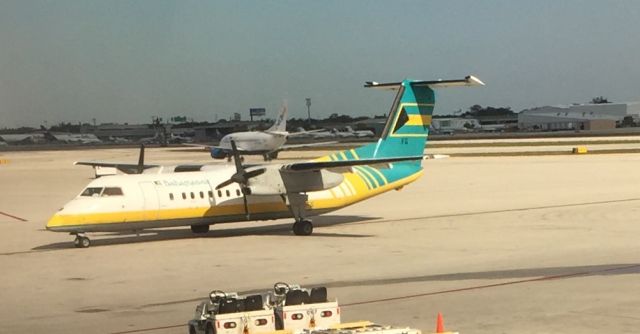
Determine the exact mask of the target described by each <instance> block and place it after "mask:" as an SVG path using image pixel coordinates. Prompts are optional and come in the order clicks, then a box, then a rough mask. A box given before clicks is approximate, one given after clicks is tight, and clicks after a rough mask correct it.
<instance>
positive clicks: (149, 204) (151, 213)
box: [139, 181, 159, 220]
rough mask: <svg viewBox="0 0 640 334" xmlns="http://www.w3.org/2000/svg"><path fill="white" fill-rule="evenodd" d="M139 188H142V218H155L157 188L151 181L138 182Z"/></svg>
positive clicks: (156, 216) (156, 215) (156, 214)
mask: <svg viewBox="0 0 640 334" xmlns="http://www.w3.org/2000/svg"><path fill="white" fill-rule="evenodd" d="M139 185H140V189H142V198H143V199H144V203H143V219H144V220H157V219H158V205H159V203H158V190H157V189H156V185H155V184H154V183H153V182H151V181H146V182H140V183H139Z"/></svg>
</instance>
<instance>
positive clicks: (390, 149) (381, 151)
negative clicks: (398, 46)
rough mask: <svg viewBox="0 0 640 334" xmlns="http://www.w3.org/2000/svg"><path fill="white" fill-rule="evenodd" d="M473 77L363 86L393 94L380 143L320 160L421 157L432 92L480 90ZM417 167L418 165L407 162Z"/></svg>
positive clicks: (431, 111) (427, 132)
mask: <svg viewBox="0 0 640 334" xmlns="http://www.w3.org/2000/svg"><path fill="white" fill-rule="evenodd" d="M480 85H484V83H482V81H480V80H478V79H477V78H475V77H473V76H467V77H466V78H465V79H462V80H438V81H416V80H404V81H402V82H394V83H376V82H367V84H366V85H365V87H367V88H375V89H382V90H393V91H397V94H396V98H395V100H394V102H393V105H392V107H391V111H390V112H389V117H388V118H387V122H386V124H385V127H384V130H383V131H382V135H381V136H380V139H378V141H377V142H376V143H372V144H368V145H365V146H361V147H358V148H355V149H352V150H346V151H343V152H340V153H338V154H332V155H330V156H327V157H324V159H323V160H326V159H328V160H332V161H336V160H359V159H382V158H397V157H408V156H422V155H423V154H424V148H425V144H426V142H427V136H428V135H429V126H430V125H431V115H432V113H433V107H434V105H435V94H434V91H433V89H434V88H442V87H458V86H480ZM408 163H417V164H419V163H420V162H419V161H414V162H408Z"/></svg>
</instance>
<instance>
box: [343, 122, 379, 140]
mask: <svg viewBox="0 0 640 334" xmlns="http://www.w3.org/2000/svg"><path fill="white" fill-rule="evenodd" d="M344 129H345V131H346V132H348V133H352V134H353V135H354V136H355V137H356V138H366V137H374V136H375V134H374V133H373V131H371V130H354V129H353V128H352V127H351V126H349V125H347V126H345V127H344Z"/></svg>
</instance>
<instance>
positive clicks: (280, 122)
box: [267, 101, 287, 132]
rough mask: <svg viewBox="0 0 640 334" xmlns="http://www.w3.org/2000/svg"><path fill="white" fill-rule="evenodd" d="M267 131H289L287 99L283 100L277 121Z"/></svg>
mask: <svg viewBox="0 0 640 334" xmlns="http://www.w3.org/2000/svg"><path fill="white" fill-rule="evenodd" d="M267 131H274V132H285V131H287V101H283V102H282V108H281V109H280V113H279V114H278V118H276V122H275V123H273V125H272V126H271V127H270V128H269V129H267Z"/></svg>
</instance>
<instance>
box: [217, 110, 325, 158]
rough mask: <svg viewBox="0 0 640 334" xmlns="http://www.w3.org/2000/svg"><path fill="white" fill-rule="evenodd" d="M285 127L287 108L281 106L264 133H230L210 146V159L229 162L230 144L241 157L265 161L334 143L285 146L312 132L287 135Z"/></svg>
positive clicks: (231, 152)
mask: <svg viewBox="0 0 640 334" xmlns="http://www.w3.org/2000/svg"><path fill="white" fill-rule="evenodd" d="M286 127H287V106H286V104H285V105H283V106H282V109H281V110H280V113H279V114H278V118H277V119H276V122H275V123H274V124H273V125H272V126H271V127H270V128H268V129H267V130H265V131H245V132H234V133H230V134H228V135H226V136H224V137H222V139H221V140H220V143H219V144H218V146H212V147H211V148H210V149H211V157H212V158H214V159H225V158H226V159H228V160H231V157H232V156H233V148H232V147H231V142H232V141H233V142H235V145H236V147H237V150H238V154H240V155H241V156H242V155H262V156H263V157H264V160H265V161H269V160H271V159H275V158H277V157H278V152H280V151H283V150H290V149H296V148H305V147H312V146H321V145H328V144H333V143H335V142H323V143H309V144H296V145H285V142H286V141H287V138H290V137H294V136H301V135H306V134H309V133H313V132H312V131H305V132H294V133H289V132H287V130H286Z"/></svg>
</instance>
